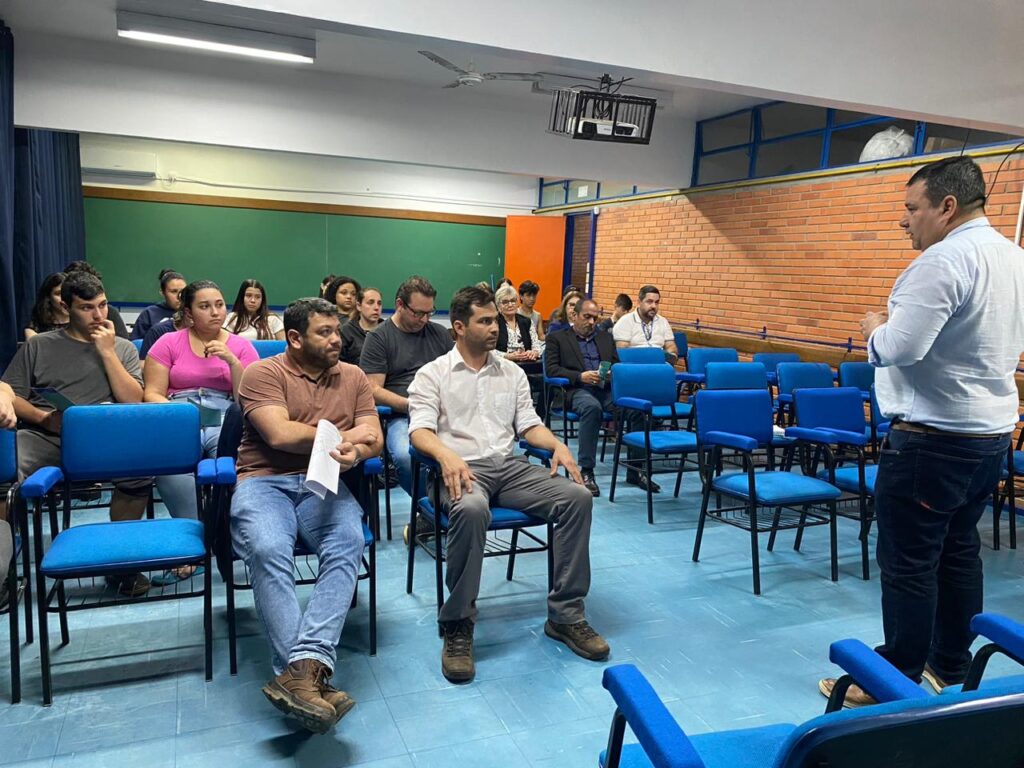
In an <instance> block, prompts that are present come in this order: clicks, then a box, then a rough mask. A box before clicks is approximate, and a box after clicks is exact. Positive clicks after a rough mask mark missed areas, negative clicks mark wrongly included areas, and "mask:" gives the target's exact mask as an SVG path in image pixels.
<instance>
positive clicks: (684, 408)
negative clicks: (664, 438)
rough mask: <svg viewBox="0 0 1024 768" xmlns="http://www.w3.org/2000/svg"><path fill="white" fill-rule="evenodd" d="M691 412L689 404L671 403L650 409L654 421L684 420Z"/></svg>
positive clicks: (691, 408) (691, 407)
mask: <svg viewBox="0 0 1024 768" xmlns="http://www.w3.org/2000/svg"><path fill="white" fill-rule="evenodd" d="M692 410H693V406H692V405H690V404H689V403H672V405H655V406H652V407H651V415H652V416H653V417H654V418H656V419H671V418H672V417H673V416H675V417H677V418H686V417H688V416H689V415H690V412H691V411H692Z"/></svg>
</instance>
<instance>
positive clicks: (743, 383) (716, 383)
mask: <svg viewBox="0 0 1024 768" xmlns="http://www.w3.org/2000/svg"><path fill="white" fill-rule="evenodd" d="M704 376H705V382H704V386H705V387H707V388H708V389H767V388H768V371H767V370H766V369H765V367H764V364H763V363H708V364H707V366H706V368H705V373H704Z"/></svg>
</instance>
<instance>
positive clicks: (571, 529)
mask: <svg viewBox="0 0 1024 768" xmlns="http://www.w3.org/2000/svg"><path fill="white" fill-rule="evenodd" d="M469 467H470V469H471V470H472V471H473V474H474V475H476V482H474V483H473V492H472V493H463V494H462V498H461V499H459V500H458V501H457V502H455V503H453V504H451V506H450V510H449V515H448V517H449V528H448V555H447V560H448V573H447V576H446V578H445V582H446V583H447V585H448V590H449V593H450V594H449V596H448V599H447V600H446V601H445V603H444V605H443V606H442V607H441V613H440V615H439V616H438V620H439V621H441V622H447V621H457V620H459V619H466V618H469V619H475V618H476V614H477V609H476V596H477V593H479V591H480V574H481V571H482V569H483V563H484V542H485V540H486V538H487V526H488V525H489V524H490V522H491V506H492V505H493V506H496V507H506V508H508V509H515V510H518V511H520V512H525V513H527V514H529V515H535V516H537V517H539V518H542V519H544V520H550V521H551V522H552V523H553V525H554V530H555V533H554V542H553V543H552V546H553V547H554V563H555V569H554V582H553V584H552V587H551V592H550V594H549V595H548V618H550V619H551V621H553V622H556V623H558V624H575V623H576V622H579V621H583V619H584V618H585V617H586V614H585V613H584V610H583V598H584V597H585V596H586V594H587V592H588V591H590V515H591V510H592V508H593V505H594V499H593V497H592V496H591V495H590V492H589V491H588V490H587V489H586V488H584V487H583V486H582V485H577V484H576V483H574V482H573V481H572V480H569V479H568V478H566V477H564V476H563V475H558V476H557V477H551V470H549V469H546V468H544V467H542V466H540V465H539V464H530V463H529V462H527V460H526V457H525V456H508V457H505V458H492V459H483V460H481V461H471V462H469ZM441 496H442V501H443V502H445V503H447V502H448V491H447V490H446V489H445V487H444V485H443V484H442V485H441Z"/></svg>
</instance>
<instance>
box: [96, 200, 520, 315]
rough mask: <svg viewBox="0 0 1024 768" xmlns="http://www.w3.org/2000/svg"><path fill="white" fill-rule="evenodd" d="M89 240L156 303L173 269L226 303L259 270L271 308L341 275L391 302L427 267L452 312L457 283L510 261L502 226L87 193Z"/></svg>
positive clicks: (122, 284)
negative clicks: (206, 283) (211, 285)
mask: <svg viewBox="0 0 1024 768" xmlns="http://www.w3.org/2000/svg"><path fill="white" fill-rule="evenodd" d="M85 241H86V257H87V258H88V259H89V261H90V262H92V263H93V264H95V266H96V268H97V269H99V270H100V271H101V272H102V273H103V282H104V285H105V287H106V289H107V295H108V296H109V297H110V298H111V299H112V300H113V301H121V302H150V301H156V300H157V299H158V298H159V296H158V288H157V275H158V274H159V272H160V270H161V269H162V268H164V267H173V268H174V269H177V270H178V271H179V272H181V273H182V274H183V275H185V278H186V279H188V280H198V279H207V280H213V281H215V282H216V283H218V284H219V285H220V286H221V288H222V289H223V292H224V298H225V299H226V300H227V301H228V303H230V302H231V301H233V300H234V296H235V293H236V292H237V290H238V286H239V284H240V283H241V281H242V280H244V279H246V278H250V277H254V278H256V279H257V280H259V281H260V282H262V283H263V285H264V286H265V287H266V289H267V294H268V297H269V299H270V303H271V304H274V305H284V304H287V303H288V302H290V301H292V300H293V299H297V298H299V297H301V296H313V295H316V292H317V290H318V289H319V286H320V280H321V278H322V277H323V276H324V275H326V274H328V273H335V274H347V275H351V276H352V277H354V278H356V279H357V280H359V281H360V282H361V283H362V284H363V285H373V286H375V287H377V288H380V289H381V291H382V292H383V294H384V304H385V306H393V304H394V295H395V289H396V288H397V287H398V284H399V283H401V282H402V280H404V279H405V278H406V277H408V276H409V275H412V274H421V275H423V276H424V277H426V278H427V279H429V280H430V281H431V282H432V283H433V284H434V287H435V288H437V307H438V309H447V307H448V302H449V299H450V298H451V295H452V294H453V293H454V292H455V291H456V290H458V289H459V288H460V287H462V286H464V285H467V284H470V283H475V282H478V281H480V280H488V281H490V280H491V279H492V277H493V278H494V279H495V280H497V279H498V278H499V277H500V276H501V275H502V272H503V265H504V260H505V228H504V227H499V226H487V225H481V224H454V223H447V222H434V221H414V220H409V219H385V218H376V217H371V216H349V215H340V214H329V213H301V212H295V211H272V210H263V209H252V208H227V207H220V206H208V205H186V204H181V203H164V202H150V201H139V200H110V199H105V198H86V199H85Z"/></svg>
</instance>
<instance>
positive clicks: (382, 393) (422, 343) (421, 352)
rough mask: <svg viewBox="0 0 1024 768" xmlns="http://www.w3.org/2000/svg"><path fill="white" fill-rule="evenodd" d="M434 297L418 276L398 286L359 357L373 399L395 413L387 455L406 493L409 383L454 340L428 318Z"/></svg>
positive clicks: (408, 478)
mask: <svg viewBox="0 0 1024 768" xmlns="http://www.w3.org/2000/svg"><path fill="white" fill-rule="evenodd" d="M436 296H437V291H436V290H435V289H434V286H432V285H431V284H430V283H429V282H428V281H427V280H426V279H425V278H422V277H419V276H418V275H414V276H413V277H410V278H409V279H408V280H406V281H405V282H404V283H402V284H401V285H400V286H398V292H397V294H396V296H395V314H393V315H392V316H391V317H390V318H389V319H387V320H385V321H384V322H383V323H381V324H380V325H379V326H377V327H376V328H374V329H373V330H372V331H370V332H369V333H368V334H366V341H364V342H363V354H362V356H361V357H360V358H359V367H360V368H362V369H363V372H364V373H365V374H366V378H367V379H369V381H370V387H371V388H372V389H373V399H374V402H375V403H376V404H377V405H386V406H388V407H389V408H391V410H392V412H393V413H394V418H393V419H392V420H391V423H390V424H388V428H387V446H388V453H389V454H390V455H391V460H392V461H393V462H394V463H395V466H396V467H397V468H398V482H399V483H400V484H401V486H402V488H404V489H405V492H406V493H409V494H411V493H412V459H411V457H410V456H409V417H408V414H409V385H410V384H411V383H412V380H413V378H415V376H416V372H417V371H418V370H419V369H420V368H422V367H423V366H424V365H426V364H427V363H429V362H432V361H434V360H436V359H437V358H439V357H440V356H441V355H444V354H447V353H448V350H450V349H451V348H452V347H453V346H454V343H455V342H453V341H452V337H451V334H450V333H449V332H448V329H447V328H445V327H444V326H443V325H440V324H438V323H432V322H430V316H431V315H433V314H434V298H435V297H436Z"/></svg>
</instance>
